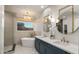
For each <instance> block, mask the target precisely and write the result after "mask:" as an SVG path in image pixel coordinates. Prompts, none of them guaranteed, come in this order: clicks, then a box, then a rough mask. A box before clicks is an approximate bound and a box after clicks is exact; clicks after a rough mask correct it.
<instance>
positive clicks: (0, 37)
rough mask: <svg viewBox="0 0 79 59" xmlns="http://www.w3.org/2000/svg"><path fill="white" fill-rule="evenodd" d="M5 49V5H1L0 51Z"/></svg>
mask: <svg viewBox="0 0 79 59" xmlns="http://www.w3.org/2000/svg"><path fill="white" fill-rule="evenodd" d="M3 50H4V6H2V5H0V53H3Z"/></svg>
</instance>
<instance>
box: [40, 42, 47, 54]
mask: <svg viewBox="0 0 79 59" xmlns="http://www.w3.org/2000/svg"><path fill="white" fill-rule="evenodd" d="M40 53H41V54H46V46H45V43H43V42H42V41H41V43H40Z"/></svg>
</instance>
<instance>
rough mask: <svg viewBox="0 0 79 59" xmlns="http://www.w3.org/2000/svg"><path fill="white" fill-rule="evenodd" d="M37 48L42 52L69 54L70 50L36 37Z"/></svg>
mask: <svg viewBox="0 0 79 59" xmlns="http://www.w3.org/2000/svg"><path fill="white" fill-rule="evenodd" d="M35 48H36V50H37V51H38V52H39V53H40V54H69V53H68V52H66V51H64V50H62V49H60V48H58V47H55V46H53V45H51V44H49V43H46V42H44V41H42V40H40V39H38V38H35Z"/></svg>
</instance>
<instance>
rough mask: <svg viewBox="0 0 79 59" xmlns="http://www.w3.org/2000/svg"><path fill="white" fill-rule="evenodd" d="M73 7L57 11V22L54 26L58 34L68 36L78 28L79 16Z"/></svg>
mask: <svg viewBox="0 0 79 59" xmlns="http://www.w3.org/2000/svg"><path fill="white" fill-rule="evenodd" d="M77 12H78V11H76V10H75V8H74V6H66V7H64V8H61V9H60V10H59V17H58V19H59V22H58V23H57V24H56V25H57V29H58V31H59V32H61V33H63V34H70V33H73V32H75V31H76V30H77V29H78V28H79V18H78V16H79V14H77Z"/></svg>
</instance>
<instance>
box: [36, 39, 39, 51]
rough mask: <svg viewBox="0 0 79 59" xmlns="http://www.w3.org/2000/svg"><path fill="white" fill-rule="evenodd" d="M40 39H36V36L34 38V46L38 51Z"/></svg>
mask: <svg viewBox="0 0 79 59" xmlns="http://www.w3.org/2000/svg"><path fill="white" fill-rule="evenodd" d="M39 44H40V40H39V39H37V38H35V48H36V50H37V51H38V52H39V49H40V45H39Z"/></svg>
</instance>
